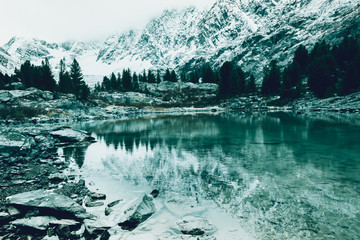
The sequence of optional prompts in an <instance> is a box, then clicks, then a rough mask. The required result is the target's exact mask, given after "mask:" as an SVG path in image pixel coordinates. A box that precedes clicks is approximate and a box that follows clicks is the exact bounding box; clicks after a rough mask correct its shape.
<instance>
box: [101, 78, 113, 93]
mask: <svg viewBox="0 0 360 240" xmlns="http://www.w3.org/2000/svg"><path fill="white" fill-rule="evenodd" d="M101 88H102V89H103V90H104V91H110V89H111V82H110V78H108V77H107V76H104V77H103V81H102V83H101Z"/></svg>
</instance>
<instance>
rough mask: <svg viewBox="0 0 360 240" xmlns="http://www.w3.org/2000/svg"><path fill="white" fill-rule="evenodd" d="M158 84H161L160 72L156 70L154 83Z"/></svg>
mask: <svg viewBox="0 0 360 240" xmlns="http://www.w3.org/2000/svg"><path fill="white" fill-rule="evenodd" d="M160 82H161V78H160V71H159V70H157V73H156V83H160Z"/></svg>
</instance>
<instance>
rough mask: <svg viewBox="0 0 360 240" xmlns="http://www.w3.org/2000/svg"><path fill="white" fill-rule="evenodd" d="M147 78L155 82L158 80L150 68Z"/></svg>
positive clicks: (150, 81) (149, 81)
mask: <svg viewBox="0 0 360 240" xmlns="http://www.w3.org/2000/svg"><path fill="white" fill-rule="evenodd" d="M147 80H148V83H155V82H156V78H155V75H154V74H153V73H152V72H151V70H150V69H149V71H148V75H147Z"/></svg>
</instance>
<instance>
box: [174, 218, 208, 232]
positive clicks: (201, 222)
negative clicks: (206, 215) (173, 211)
mask: <svg viewBox="0 0 360 240" xmlns="http://www.w3.org/2000/svg"><path fill="white" fill-rule="evenodd" d="M176 225H177V226H178V228H179V230H180V231H181V232H182V233H183V234H186V235H196V236H199V235H204V234H205V233H209V232H212V231H213V230H214V227H213V226H212V225H211V224H210V223H209V222H208V221H207V220H206V219H203V218H196V217H192V216H188V217H184V218H183V219H181V220H180V221H178V222H177V223H176Z"/></svg>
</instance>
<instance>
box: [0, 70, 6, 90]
mask: <svg viewBox="0 0 360 240" xmlns="http://www.w3.org/2000/svg"><path fill="white" fill-rule="evenodd" d="M4 88H5V76H4V75H3V74H2V73H1V72H0V89H4Z"/></svg>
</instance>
